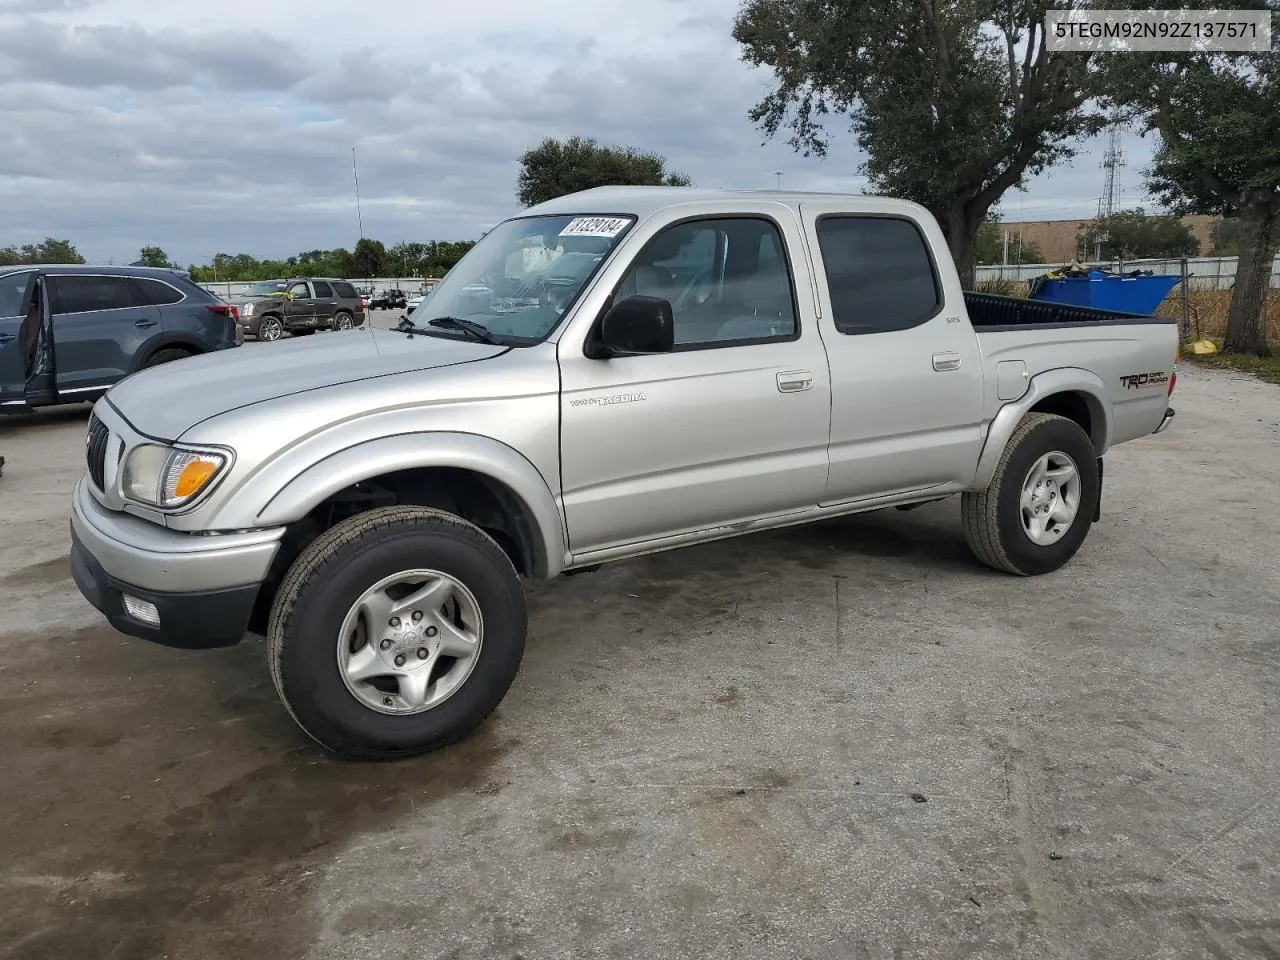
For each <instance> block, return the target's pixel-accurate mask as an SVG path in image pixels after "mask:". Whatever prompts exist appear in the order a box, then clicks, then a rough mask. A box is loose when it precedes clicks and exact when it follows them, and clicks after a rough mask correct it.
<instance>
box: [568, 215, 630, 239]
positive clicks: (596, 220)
mask: <svg viewBox="0 0 1280 960" xmlns="http://www.w3.org/2000/svg"><path fill="white" fill-rule="evenodd" d="M630 222H631V221H630V220H628V219H627V218H626V217H574V218H573V219H572V220H570V221H569V225H568V226H567V227H565V228H564V229H563V230H561V231H560V236H562V237H616V236H617V235H618V234H620V233H621V232H622V231H623V230H625V229H626V227H627V224H628V223H630Z"/></svg>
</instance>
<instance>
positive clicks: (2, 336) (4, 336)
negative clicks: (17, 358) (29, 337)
mask: <svg viewBox="0 0 1280 960" xmlns="http://www.w3.org/2000/svg"><path fill="white" fill-rule="evenodd" d="M17 339H18V337H17V335H16V334H12V333H0V343H8V342H9V341H10V340H17Z"/></svg>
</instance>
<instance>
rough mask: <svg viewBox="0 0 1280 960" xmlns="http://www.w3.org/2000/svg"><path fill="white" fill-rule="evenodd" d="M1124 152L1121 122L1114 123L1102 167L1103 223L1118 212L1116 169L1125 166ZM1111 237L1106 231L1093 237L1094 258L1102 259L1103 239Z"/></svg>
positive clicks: (1100, 208) (1100, 216)
mask: <svg viewBox="0 0 1280 960" xmlns="http://www.w3.org/2000/svg"><path fill="white" fill-rule="evenodd" d="M1124 165H1125V164H1124V153H1123V152H1122V151H1121V150H1120V124H1118V123H1117V124H1113V125H1112V127H1111V131H1110V132H1109V133H1108V134H1107V150H1106V152H1105V153H1104V154H1103V155H1102V169H1103V170H1105V171H1106V177H1105V180H1104V185H1103V188H1102V196H1101V197H1099V198H1098V219H1099V220H1101V221H1102V222H1103V223H1110V221H1111V218H1112V217H1113V216H1115V213H1116V193H1117V192H1118V189H1117V185H1116V171H1117V170H1119V169H1120V168H1121V167H1123V166H1124ZM1108 238H1109V234H1107V233H1106V232H1105V231H1104V232H1100V233H1098V235H1097V236H1095V237H1094V238H1093V259H1094V261H1095V262H1096V261H1098V260H1101V259H1102V244H1103V241H1105V240H1107V239H1108Z"/></svg>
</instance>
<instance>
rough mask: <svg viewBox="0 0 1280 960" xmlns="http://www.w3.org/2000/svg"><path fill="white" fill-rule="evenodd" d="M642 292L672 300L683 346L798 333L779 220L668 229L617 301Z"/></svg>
mask: <svg viewBox="0 0 1280 960" xmlns="http://www.w3.org/2000/svg"><path fill="white" fill-rule="evenodd" d="M636 295H640V296H649V297H659V298H661V299H663V300H666V301H667V302H669V303H670V304H671V311H672V316H673V319H674V321H675V342H676V347H677V349H679V348H680V347H684V348H685V349H690V348H693V347H698V346H728V345H730V344H745V343H760V342H767V341H770V340H791V339H794V338H795V337H796V335H797V325H796V314H795V298H794V296H793V289H792V282H791V274H790V271H789V270H788V268H787V256H786V247H785V246H784V244H783V242H782V235H781V233H780V232H779V230H778V227H777V225H776V224H774V223H773V221H771V220H765V219H763V218H756V217H731V218H726V219H722V220H694V221H690V222H688V223H679V224H676V225H675V226H672V227H668V228H667V229H666V230H664V231H663V232H662V233H660V234H658V236H657V237H655V238H654V239H653V240H652V241H650V243H649V244H648V245H647V246H646V247H645V248H644V250H642V251H641V252H640V254H639V256H637V257H636V261H635V263H633V264H632V265H631V269H629V270H628V271H627V274H626V276H625V277H623V279H622V282H621V283H620V284H619V285H618V290H617V292H616V293H615V295H614V302H615V303H616V302H618V301H619V300H621V299H623V298H625V297H629V296H636Z"/></svg>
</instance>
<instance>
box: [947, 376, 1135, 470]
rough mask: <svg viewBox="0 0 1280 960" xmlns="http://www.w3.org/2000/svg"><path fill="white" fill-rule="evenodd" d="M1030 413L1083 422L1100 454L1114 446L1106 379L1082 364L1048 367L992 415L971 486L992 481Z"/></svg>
mask: <svg viewBox="0 0 1280 960" xmlns="http://www.w3.org/2000/svg"><path fill="white" fill-rule="evenodd" d="M1028 413H1053V414H1057V415H1058V416H1062V417H1066V418H1067V419H1068V420H1071V421H1073V422H1075V423H1077V424H1079V426H1080V427H1081V429H1083V430H1084V431H1085V433H1087V434H1088V435H1089V439H1090V441H1091V442H1092V443H1093V449H1094V452H1095V453H1096V454H1097V455H1098V456H1099V457H1101V456H1102V455H1103V454H1104V453H1106V452H1107V450H1108V448H1109V447H1110V446H1111V432H1112V421H1111V406H1110V403H1109V402H1108V400H1107V391H1106V385H1105V384H1103V382H1102V379H1101V378H1100V377H1099V376H1098V375H1097V374H1095V373H1093V372H1092V371H1089V370H1084V369H1080V368H1078V367H1063V368H1060V369H1057V370H1048V371H1045V372H1044V373H1041V374H1037V375H1036V376H1034V377H1032V378H1031V382H1030V383H1029V384H1028V385H1027V390H1026V392H1025V393H1024V394H1023V395H1022V396H1021V397H1019V398H1018V399H1017V400H1014V401H1012V402H1010V403H1006V404H1005V405H1004V406H1003V407H1001V408H1000V410H999V411H998V412H997V413H996V415H995V417H994V418H993V419H992V421H991V427H990V429H989V430H988V431H987V440H986V443H985V444H984V445H983V448H982V454H981V455H980V456H979V458H978V471H977V475H976V476H975V477H974V480H973V483H972V485H971V486H970V487H969V489H970V490H982V489H984V488H985V487H986V486H987V484H989V483H990V482H991V478H992V477H993V476H994V475H995V471H996V465H997V464H998V463H999V462H1000V457H1001V455H1002V454H1003V453H1004V449H1005V447H1006V446H1007V445H1008V443H1009V438H1010V437H1012V436H1013V432H1014V431H1015V430H1016V429H1017V428H1018V424H1019V423H1020V422H1022V418H1023V417H1025V416H1026V415H1027V414H1028Z"/></svg>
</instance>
